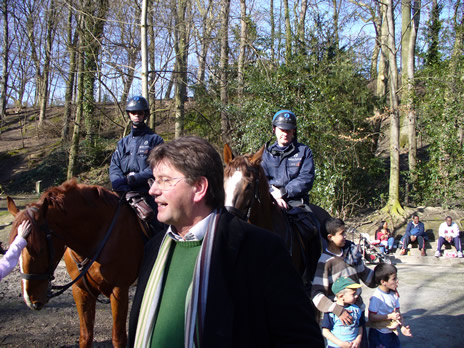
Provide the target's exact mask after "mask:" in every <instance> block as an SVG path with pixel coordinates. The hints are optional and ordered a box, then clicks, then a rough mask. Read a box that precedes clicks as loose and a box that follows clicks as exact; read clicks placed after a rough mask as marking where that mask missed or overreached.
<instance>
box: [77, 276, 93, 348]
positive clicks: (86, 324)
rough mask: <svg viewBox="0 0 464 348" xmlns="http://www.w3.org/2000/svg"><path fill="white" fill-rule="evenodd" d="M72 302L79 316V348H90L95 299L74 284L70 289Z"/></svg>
mask: <svg viewBox="0 0 464 348" xmlns="http://www.w3.org/2000/svg"><path fill="white" fill-rule="evenodd" d="M72 291H73V297H74V302H76V307H77V313H78V314H79V322H80V334H79V348H90V347H92V343H93V328H94V325H95V305H96V302H97V301H96V298H95V297H94V296H93V295H92V294H89V293H88V292H87V291H86V290H84V289H81V288H79V287H78V286H77V285H76V284H74V285H73V287H72Z"/></svg>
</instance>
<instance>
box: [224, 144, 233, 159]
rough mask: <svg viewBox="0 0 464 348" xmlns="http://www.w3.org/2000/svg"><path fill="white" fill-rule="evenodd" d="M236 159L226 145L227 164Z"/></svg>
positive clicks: (225, 157) (225, 156)
mask: <svg viewBox="0 0 464 348" xmlns="http://www.w3.org/2000/svg"><path fill="white" fill-rule="evenodd" d="M233 159H234V154H233V153H232V149H231V148H230V146H229V144H225V145H224V162H225V164H229V162H230V161H232V160H233Z"/></svg>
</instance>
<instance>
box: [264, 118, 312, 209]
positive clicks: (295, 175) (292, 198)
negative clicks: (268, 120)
mask: <svg viewBox="0 0 464 348" xmlns="http://www.w3.org/2000/svg"><path fill="white" fill-rule="evenodd" d="M272 128H273V132H274V133H275V135H276V138H277V140H276V141H275V142H274V143H273V144H272V145H270V142H269V143H267V144H266V151H264V153H263V159H262V163H261V165H262V166H263V169H264V172H265V173H266V176H267V179H268V180H269V189H270V191H271V194H272V196H273V197H274V199H275V200H276V202H277V204H278V205H279V206H280V207H281V208H283V209H288V208H290V207H301V208H303V209H306V210H310V209H309V206H308V204H309V196H308V192H309V191H310V190H311V188H312V187H313V182H314V176H315V173H314V161H313V153H312V151H311V149H310V148H309V147H308V146H306V145H304V144H301V143H299V142H297V136H296V116H295V114H294V113H293V112H292V111H290V110H280V111H279V112H277V113H276V114H275V115H274V117H273V118H272Z"/></svg>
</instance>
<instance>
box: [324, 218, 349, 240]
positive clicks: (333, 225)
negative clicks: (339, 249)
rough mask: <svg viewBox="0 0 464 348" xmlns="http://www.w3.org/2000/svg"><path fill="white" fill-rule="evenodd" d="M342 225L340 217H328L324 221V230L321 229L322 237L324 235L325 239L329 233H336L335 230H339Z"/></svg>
mask: <svg viewBox="0 0 464 348" xmlns="http://www.w3.org/2000/svg"><path fill="white" fill-rule="evenodd" d="M343 227H345V223H344V222H343V220H342V219H338V218H330V219H328V220H327V221H326V223H325V229H326V231H322V237H324V238H325V239H328V238H327V236H328V235H329V234H330V235H332V236H334V235H335V233H337V231H339V230H340V229H341V228H343Z"/></svg>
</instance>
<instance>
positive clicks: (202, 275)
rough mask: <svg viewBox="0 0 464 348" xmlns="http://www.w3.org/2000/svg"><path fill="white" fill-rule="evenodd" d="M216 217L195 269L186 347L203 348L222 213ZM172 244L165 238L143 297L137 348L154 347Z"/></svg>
mask: <svg viewBox="0 0 464 348" xmlns="http://www.w3.org/2000/svg"><path fill="white" fill-rule="evenodd" d="M213 214H214V216H213V218H212V219H210V220H209V223H208V226H207V229H206V233H205V236H204V238H203V242H202V245H201V249H200V252H199V255H198V258H197V261H196V264H195V268H194V270H193V280H192V283H191V284H190V287H189V290H188V291H187V297H186V309H185V332H184V340H185V341H184V347H185V348H194V347H197V348H198V347H200V342H201V338H202V337H201V336H202V333H203V325H204V317H205V310H206V300H207V295H208V281H209V271H210V265H211V255H212V250H213V243H214V237H215V234H216V227H217V222H218V217H219V212H218V211H215V212H213ZM171 245H172V239H171V238H170V237H168V236H167V235H165V236H164V239H163V242H162V243H161V247H160V250H159V252H158V256H157V258H156V261H155V265H154V267H153V269H152V271H151V274H150V277H149V279H148V282H147V285H146V288H145V291H144V294H143V299H142V304H141V306H140V312H139V319H138V322H137V330H136V332H135V343H134V347H136V348H145V347H148V346H149V345H150V339H151V335H152V332H153V328H154V324H155V320H156V318H155V314H156V311H157V309H158V305H159V302H160V295H161V292H162V284H163V278H164V270H165V267H166V260H167V258H168V255H169V250H170V248H171Z"/></svg>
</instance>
